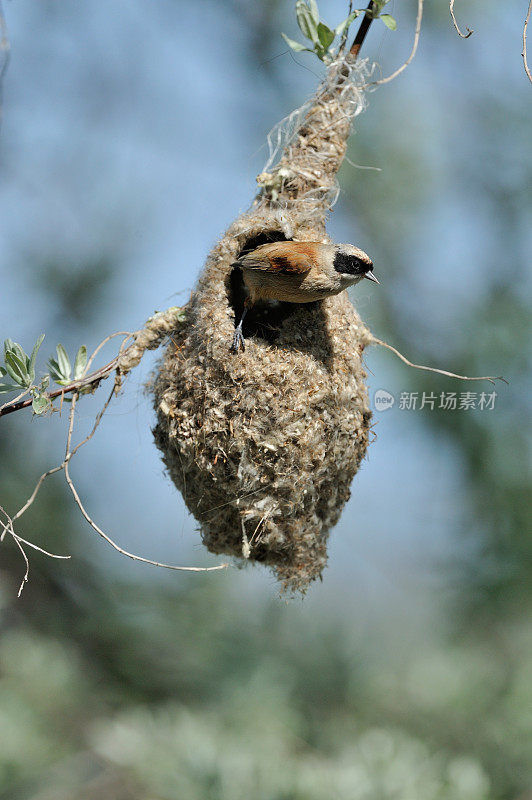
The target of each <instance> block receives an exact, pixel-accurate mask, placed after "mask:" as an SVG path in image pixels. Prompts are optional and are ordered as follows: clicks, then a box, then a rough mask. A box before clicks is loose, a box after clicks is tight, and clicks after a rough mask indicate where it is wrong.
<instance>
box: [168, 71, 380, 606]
mask: <svg viewBox="0 0 532 800" xmlns="http://www.w3.org/2000/svg"><path fill="white" fill-rule="evenodd" d="M365 79H366V67H365V64H364V63H363V62H362V63H356V64H355V63H350V62H349V61H347V60H344V59H339V60H338V61H336V62H335V63H333V64H332V65H330V67H329V69H328V72H327V77H326V79H325V81H324V83H323V84H322V86H321V87H320V89H319V91H318V92H317V94H316V96H315V97H314V98H313V99H312V100H311V101H310V102H309V103H308V104H307V105H306V106H304V107H303V108H302V109H298V111H296V112H294V113H293V114H292V115H291V116H290V117H289V118H288V119H287V120H285V121H283V123H282V124H281V125H280V126H279V127H278V128H277V129H274V131H273V132H272V134H271V135H270V140H269V143H270V160H269V162H268V164H267V165H266V168H265V170H264V172H263V173H262V174H261V175H260V176H259V178H258V182H259V186H260V191H259V194H258V196H257V198H256V200H255V201H254V203H253V205H252V207H251V209H250V210H249V211H248V212H247V213H245V214H243V215H242V216H241V217H240V218H239V219H237V220H236V221H235V222H234V224H233V225H232V226H231V227H230V228H229V230H228V231H227V233H226V234H225V235H224V236H223V238H222V239H221V240H220V241H219V243H218V244H217V245H216V246H215V248H214V249H213V251H212V252H211V254H210V255H209V257H208V259H207V262H206V265H205V267H204V269H203V272H202V274H201V276H200V279H199V282H198V285H197V288H196V290H195V292H194V293H193V296H192V298H191V300H190V303H189V305H188V306H187V312H186V315H187V322H186V325H184V326H182V327H181V328H180V329H178V330H176V331H175V333H173V334H172V335H171V341H170V344H169V345H168V348H167V350H166V354H165V357H164V359H163V361H162V363H161V364H160V365H159V367H158V373H157V376H156V380H155V383H154V402H155V409H156V413H157V420H158V422H157V426H156V428H155V440H156V442H157V445H158V447H159V448H160V450H161V451H162V454H163V459H164V462H165V464H166V467H167V469H168V472H169V474H170V476H171V478H172V480H173V482H174V483H175V485H176V486H177V488H178V489H179V490H180V491H181V492H182V494H183V498H184V500H185V503H186V505H187V507H188V508H189V509H190V511H191V512H192V513H193V515H194V516H195V518H196V519H197V520H198V522H199V524H200V526H201V535H202V539H203V542H204V544H205V545H206V547H207V548H208V549H209V550H210V551H211V552H213V553H224V554H230V555H233V556H236V557H240V558H242V557H243V558H245V559H249V560H251V561H258V562H261V563H263V564H267V565H269V566H270V567H272V568H273V570H274V571H275V573H276V575H277V577H278V578H279V580H280V581H281V583H282V585H283V588H284V589H287V590H289V591H300V592H304V591H305V590H306V588H307V587H308V585H309V584H310V582H311V581H313V580H315V579H316V578H317V577H319V576H320V575H321V573H322V571H323V568H324V567H325V565H326V562H327V538H328V532H329V530H330V529H331V527H332V526H334V525H335V524H336V522H337V521H338V519H339V517H340V514H341V512H342V509H343V507H344V504H345V503H346V501H347V500H348V498H349V495H350V484H351V481H352V479H353V476H354V475H355V473H356V472H357V470H358V467H359V465H360V462H361V461H362V459H363V458H364V455H365V453H366V449H367V446H368V434H369V425H370V418H371V412H370V409H369V404H368V394H367V389H366V386H365V378H366V373H365V372H364V368H363V365H362V353H363V350H364V347H365V346H366V344H368V343H369V342H370V340H371V337H370V333H369V331H368V330H367V329H366V328H365V327H364V325H363V323H362V322H361V320H360V318H359V316H358V314H357V313H356V311H355V309H354V308H353V306H352V304H351V302H350V301H349V299H348V297H347V295H346V293H345V292H344V293H342V294H341V295H338V296H336V297H332V298H329V299H326V300H323V301H319V302H316V303H312V304H310V303H309V304H290V303H271V304H269V305H265V306H263V307H260V308H255V309H252V310H251V311H250V312H249V314H248V316H247V317H246V324H245V325H244V335H245V337H246V349H245V352H243V353H239V354H238V355H235V354H233V353H231V352H230V349H229V348H230V344H231V342H232V339H233V334H234V330H235V320H236V321H237V322H238V320H239V318H240V315H241V312H242V308H243V303H244V299H245V288H244V284H243V280H242V275H241V274H240V272H239V270H238V269H235V268H234V267H233V266H232V265H233V264H234V262H235V261H236V259H237V258H238V256H239V255H241V254H242V253H243V252H244V251H246V250H250V249H253V248H255V247H257V246H258V245H259V244H263V243H265V242H268V241H280V240H287V239H293V240H296V241H298V240H299V241H321V242H328V241H330V240H329V239H328V237H327V234H326V231H325V221H326V217H327V214H328V212H329V210H330V207H331V205H332V203H333V202H334V200H335V199H336V196H337V193H338V187H337V181H336V174H337V172H338V169H339V167H340V164H341V162H342V159H343V157H344V154H345V150H346V146H347V139H348V136H349V133H350V129H351V123H352V120H353V117H354V116H355V115H356V114H358V113H360V111H361V110H362V109H363V106H364V98H363V93H362V90H361V88H360V87H361V86H362V85H363V83H364V82H365Z"/></svg>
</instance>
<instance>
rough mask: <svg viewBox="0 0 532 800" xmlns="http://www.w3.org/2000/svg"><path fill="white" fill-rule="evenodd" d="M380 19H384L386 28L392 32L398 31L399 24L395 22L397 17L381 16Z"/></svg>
mask: <svg viewBox="0 0 532 800" xmlns="http://www.w3.org/2000/svg"><path fill="white" fill-rule="evenodd" d="M380 19H382V21H383V22H384V24H385V25H386V27H387V28H389V29H390V30H391V31H396V30H397V22H396V21H395V17H392V15H391V14H381V15H380Z"/></svg>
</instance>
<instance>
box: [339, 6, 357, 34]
mask: <svg viewBox="0 0 532 800" xmlns="http://www.w3.org/2000/svg"><path fill="white" fill-rule="evenodd" d="M359 14H360V11H353V12H352V13H351V14H349V16H348V17H346V18H345V19H344V21H343V22H341V23H340V24H339V25H337V26H336V28H335V29H334V32H335V34H336V35H337V36H341V35H342V34H343V32H344V30H346V28H349V26H350V25H351V24H352V23H353V22H354V21H355V19H356V18H357V17H358V15H359Z"/></svg>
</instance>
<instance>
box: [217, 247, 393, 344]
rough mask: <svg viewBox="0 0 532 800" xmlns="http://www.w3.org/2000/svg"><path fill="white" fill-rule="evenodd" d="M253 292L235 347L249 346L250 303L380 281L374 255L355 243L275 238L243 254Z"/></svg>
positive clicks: (322, 294)
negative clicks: (247, 320)
mask: <svg viewBox="0 0 532 800" xmlns="http://www.w3.org/2000/svg"><path fill="white" fill-rule="evenodd" d="M233 267H239V268H240V269H241V270H242V273H243V278H244V284H245V286H246V289H247V291H248V296H247V297H246V300H245V303H244V310H243V313H242V316H241V318H240V322H239V324H238V326H237V328H236V330H235V335H234V339H233V345H232V347H231V350H232V351H233V352H235V353H237V352H238V351H239V350H244V349H245V344H244V337H243V334H242V323H243V321H244V317H245V316H246V312H247V310H248V308H250V307H251V306H252V305H254V304H255V303H257V302H260V301H261V300H280V301H284V302H289V303H312V302H314V301H316V300H324V299H325V298H326V297H331V296H332V295H335V294H340V292H342V291H343V290H344V289H347V288H348V287H349V286H353V285H354V284H356V283H358V282H359V281H361V280H362V278H369V280H372V281H374V282H375V283H378V282H379V281H378V280H377V278H376V277H375V275H374V274H373V262H372V261H371V259H370V257H369V256H368V255H367V254H366V253H364V251H363V250H360V249H359V248H358V247H355V246H354V245H352V244H324V243H323V242H293V241H286V242H272V243H270V244H263V245H261V246H260V247H257V248H256V249H255V250H252V251H251V252H249V253H245V254H243V255H241V256H240V258H238V259H237V260H236V261H235V262H234V263H233Z"/></svg>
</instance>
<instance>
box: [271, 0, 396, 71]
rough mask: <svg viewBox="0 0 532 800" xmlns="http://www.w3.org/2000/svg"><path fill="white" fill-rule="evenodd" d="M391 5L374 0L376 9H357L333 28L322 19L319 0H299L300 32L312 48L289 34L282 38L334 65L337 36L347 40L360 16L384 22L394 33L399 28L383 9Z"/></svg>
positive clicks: (386, 0)
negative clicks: (352, 26)
mask: <svg viewBox="0 0 532 800" xmlns="http://www.w3.org/2000/svg"><path fill="white" fill-rule="evenodd" d="M388 2H389V0H373V6H372V9H371V10H369V9H361V8H357V9H355V10H354V11H352V12H351V13H350V14H349V16H348V17H346V18H345V19H344V20H343V22H341V23H340V24H339V25H337V26H336V28H330V27H329V26H328V25H326V24H325V23H324V22H322V21H321V20H320V14H319V9H318V4H317V3H316V0H296V19H297V24H298V26H299V29H300V31H301V33H302V34H303V36H305V38H306V39H308V40H309V41H310V43H311V45H312V46H311V47H308V46H307V45H304V44H301V43H300V42H296V41H295V40H294V39H290V38H289V37H288V36H287V35H286V34H285V33H282V34H281V36H282V37H283V39H284V40H285V42H286V43H287V45H288V46H289V47H290V48H291V49H292V50H293V51H294V52H296V53H301V52H306V53H314V54H315V55H317V56H318V58H319V59H320V60H321V61H323V62H325V63H326V64H328V63H330V62H331V61H332V59H333V58H334V55H335V51H334V49H333V43H334V40H335V39H336V37H340V42H342V41H345V38H346V36H347V33H348V31H349V26H350V25H351V24H352V23H353V22H354V21H355V19H356V18H357V17H358V16H359V15H360V14H364V13H365V14H368V15H370V16H371V18H372V19H382V21H383V22H384V24H385V25H386V27H387V28H389V29H390V30H392V31H394V30H396V28H397V22H396V21H395V19H394V17H392V15H391V14H382V13H381V12H382V9H383V8H384V6H385V5H386V4H387V3H388Z"/></svg>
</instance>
